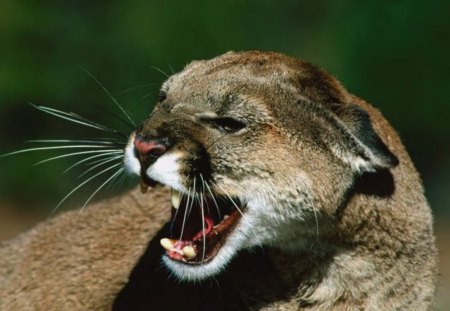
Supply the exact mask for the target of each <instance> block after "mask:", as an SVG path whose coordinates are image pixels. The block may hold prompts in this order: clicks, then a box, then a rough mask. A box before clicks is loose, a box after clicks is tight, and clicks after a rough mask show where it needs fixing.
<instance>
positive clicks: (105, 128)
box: [29, 103, 127, 137]
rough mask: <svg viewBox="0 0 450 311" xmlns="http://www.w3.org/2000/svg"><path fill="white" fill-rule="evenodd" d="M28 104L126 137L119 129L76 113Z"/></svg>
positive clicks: (60, 116) (57, 115) (74, 121)
mask: <svg viewBox="0 0 450 311" xmlns="http://www.w3.org/2000/svg"><path fill="white" fill-rule="evenodd" d="M29 104H30V105H31V106H33V107H34V108H36V109H37V110H39V111H42V112H45V113H47V114H50V115H52V116H55V117H58V118H61V119H64V120H66V121H70V122H73V123H77V124H80V125H84V126H87V127H91V128H94V129H97V130H101V131H105V132H109V133H113V134H116V135H120V136H122V137H127V135H125V134H123V133H120V132H119V131H116V130H113V129H110V128H108V127H106V126H103V125H100V124H98V123H95V122H93V121H90V120H88V119H86V118H84V117H82V116H80V115H78V114H76V113H73V112H70V113H69V112H64V111H61V110H57V109H53V108H50V107H45V106H37V105H35V104H33V103H29Z"/></svg>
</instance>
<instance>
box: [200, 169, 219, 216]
mask: <svg viewBox="0 0 450 311" xmlns="http://www.w3.org/2000/svg"><path fill="white" fill-rule="evenodd" d="M200 178H201V179H202V181H203V182H204V184H205V186H206V189H208V192H209V194H211V197H212V199H213V201H214V205H215V206H216V209H217V213H218V214H219V218H222V216H221V214H220V209H219V204H217V201H216V197H215V196H214V194H213V193H212V191H211V188H210V187H209V185H208V182H206V181H205V180H204V179H203V176H202V174H200Z"/></svg>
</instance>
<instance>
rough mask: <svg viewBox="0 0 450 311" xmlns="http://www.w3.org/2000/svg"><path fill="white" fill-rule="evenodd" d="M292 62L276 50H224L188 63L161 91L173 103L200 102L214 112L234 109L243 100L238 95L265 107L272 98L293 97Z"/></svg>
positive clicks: (197, 103)
mask: <svg viewBox="0 0 450 311" xmlns="http://www.w3.org/2000/svg"><path fill="white" fill-rule="evenodd" d="M293 65H294V64H291V63H290V62H289V61H288V60H286V59H284V58H282V57H280V56H278V55H277V54H275V53H273V54H271V53H267V54H262V53H257V52H255V53H252V52H250V53H249V52H247V53H227V54H225V55H222V56H220V57H217V58H214V59H211V60H208V61H194V62H192V63H190V64H189V65H187V66H186V68H185V69H184V70H183V71H181V72H180V73H178V74H176V75H174V76H172V77H171V78H170V79H169V80H168V81H166V82H165V83H164V85H163V87H162V90H163V91H164V92H165V93H166V94H167V96H168V99H169V101H170V102H172V103H185V104H189V103H192V104H194V103H195V105H196V106H197V107H198V106H199V105H202V103H203V104H205V107H203V108H204V109H212V110H213V111H215V112H224V111H221V110H224V109H225V110H226V109H231V108H235V107H233V106H234V105H236V104H239V103H242V100H240V101H239V100H237V99H238V98H240V99H243V98H245V99H247V102H250V103H253V105H259V106H264V102H267V101H273V100H272V99H274V98H275V97H277V98H278V99H279V98H280V97H283V96H284V97H286V98H288V97H290V98H292V93H294V92H298V90H297V89H296V88H295V85H294V84H295V83H294V82H293V80H294V79H293V76H294V70H293V69H294V68H293ZM288 94H289V95H290V96H288ZM199 108H200V107H199ZM247 108H248V107H247Z"/></svg>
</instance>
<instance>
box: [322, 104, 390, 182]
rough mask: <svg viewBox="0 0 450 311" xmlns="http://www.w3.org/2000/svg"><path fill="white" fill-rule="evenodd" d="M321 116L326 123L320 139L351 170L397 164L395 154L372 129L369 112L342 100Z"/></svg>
mask: <svg viewBox="0 0 450 311" xmlns="http://www.w3.org/2000/svg"><path fill="white" fill-rule="evenodd" d="M327 110H328V109H327ZM323 116H324V117H325V118H326V119H327V120H326V121H327V124H328V125H327V126H326V127H327V129H326V130H325V131H322V139H323V141H324V142H325V143H326V144H327V145H328V146H329V148H330V149H331V150H332V152H333V153H334V154H335V155H336V156H337V157H339V158H340V159H341V160H342V161H344V162H346V163H348V164H349V165H350V166H351V167H352V169H353V170H354V171H355V172H357V173H359V174H362V173H364V172H374V171H377V170H381V169H389V168H392V167H395V166H396V165H397V164H398V159H397V157H396V156H395V155H394V154H393V153H392V152H391V151H390V150H389V149H388V147H387V146H386V145H385V144H384V143H383V141H382V140H381V139H380V137H379V136H378V135H377V134H376V132H375V130H374V129H373V126H372V123H371V121H370V117H369V114H368V113H367V112H366V111H365V110H363V109H362V108H360V107H359V106H357V105H355V104H345V105H343V106H342V107H340V108H339V109H336V111H333V112H331V111H329V110H328V111H326V113H325V115H323ZM330 126H331V127H330Z"/></svg>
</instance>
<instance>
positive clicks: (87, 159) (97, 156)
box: [63, 151, 123, 174]
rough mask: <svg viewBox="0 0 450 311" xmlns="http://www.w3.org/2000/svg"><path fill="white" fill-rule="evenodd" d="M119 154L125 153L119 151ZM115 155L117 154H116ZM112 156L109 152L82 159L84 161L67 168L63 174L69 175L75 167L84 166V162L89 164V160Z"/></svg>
mask: <svg viewBox="0 0 450 311" xmlns="http://www.w3.org/2000/svg"><path fill="white" fill-rule="evenodd" d="M119 152H123V151H117V153H119ZM114 153H115V152H114ZM110 155H111V153H110V152H108V153H105V154H103V153H102V154H96V155H94V156H91V157H87V158H85V159H82V160H80V161H78V162H77V163H75V164H73V165H72V166H70V167H69V168H67V169H66V170H65V171H64V172H63V174H65V173H67V172H68V171H70V170H71V169H72V168H74V167H76V166H78V165H80V164H82V163H84V162H87V161H89V160H92V159H96V158H101V157H106V156H110Z"/></svg>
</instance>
